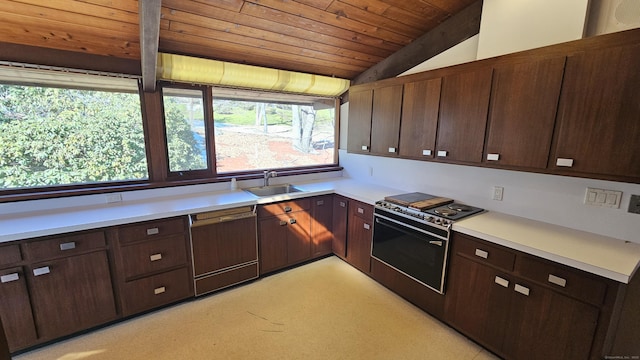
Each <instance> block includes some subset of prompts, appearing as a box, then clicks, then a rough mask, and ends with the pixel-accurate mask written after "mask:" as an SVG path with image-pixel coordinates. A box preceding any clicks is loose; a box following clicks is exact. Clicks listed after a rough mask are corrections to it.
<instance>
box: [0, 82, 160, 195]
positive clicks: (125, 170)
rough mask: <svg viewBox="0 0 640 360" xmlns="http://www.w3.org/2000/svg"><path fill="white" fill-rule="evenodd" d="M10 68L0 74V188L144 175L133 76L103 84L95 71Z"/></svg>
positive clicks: (142, 145)
mask: <svg viewBox="0 0 640 360" xmlns="http://www.w3.org/2000/svg"><path fill="white" fill-rule="evenodd" d="M12 71H13V72H15V70H11V71H9V72H5V73H3V72H0V79H1V80H4V81H3V82H5V83H4V84H3V83H0V154H1V155H0V190H4V189H16V188H32V187H49V186H60V185H72V184H86V183H101V182H114V181H131V180H142V179H147V178H148V170H147V159H146V151H145V139H144V132H143V125H142V114H141V108H140V96H139V94H138V85H137V81H136V80H134V79H115V80H113V79H110V80H105V81H106V82H113V83H114V84H115V83H117V84H118V85H117V86H115V87H114V86H110V87H109V89H105V90H103V89H99V86H98V85H99V84H101V83H102V82H105V81H103V80H102V79H100V78H101V77H100V76H91V75H78V76H77V77H76V76H74V74H69V73H65V74H64V75H57V74H56V73H55V72H44V71H42V70H38V71H34V72H32V73H30V72H29V71H26V70H22V72H21V74H20V76H17V77H13V78H12V77H11V72H12ZM30 76H31V78H30ZM56 77H60V78H64V80H60V81H56V79H55V78H56ZM102 78H104V77H102ZM15 79H18V80H24V79H26V80H27V82H28V84H21V83H20V81H17V80H15ZM38 79H45V80H47V79H48V80H49V81H48V82H49V83H56V84H57V85H56V86H58V87H52V86H49V85H31V84H33V83H34V82H39V81H38ZM39 83H40V84H42V83H47V82H46V81H45V82H39ZM83 84H85V85H86V84H90V86H92V87H94V88H96V89H87V88H86V86H85V85H83ZM59 86H64V88H63V87H59Z"/></svg>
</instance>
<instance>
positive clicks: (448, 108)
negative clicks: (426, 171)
mask: <svg viewBox="0 0 640 360" xmlns="http://www.w3.org/2000/svg"><path fill="white" fill-rule="evenodd" d="M491 73H492V69H491V68H490V67H485V68H480V69H478V70H474V71H468V72H463V73H458V74H454V75H448V76H445V77H444V78H443V79H442V93H441V97H440V122H439V126H438V138H437V145H436V156H437V157H438V158H440V159H443V160H451V161H461V162H473V163H479V162H481V161H482V150H483V147H484V135H485V130H486V126H487V112H488V109H489V95H490V93H491Z"/></svg>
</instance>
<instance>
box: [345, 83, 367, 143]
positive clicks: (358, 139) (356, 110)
mask: <svg viewBox="0 0 640 360" xmlns="http://www.w3.org/2000/svg"><path fill="white" fill-rule="evenodd" d="M354 90H355V89H353V90H351V91H349V125H348V131H349V134H348V136H349V142H348V143H347V150H348V151H349V152H353V153H365V154H368V153H369V152H370V151H371V112H372V111H373V90H371V89H369V90H362V91H354Z"/></svg>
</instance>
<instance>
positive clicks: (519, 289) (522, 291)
mask: <svg viewBox="0 0 640 360" xmlns="http://www.w3.org/2000/svg"><path fill="white" fill-rule="evenodd" d="M513 290H515V291H516V292H519V293H520V294H522V295H524V296H529V288H527V287H524V286H522V285H520V284H516V286H515V287H514V288H513Z"/></svg>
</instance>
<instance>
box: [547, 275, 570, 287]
mask: <svg viewBox="0 0 640 360" xmlns="http://www.w3.org/2000/svg"><path fill="white" fill-rule="evenodd" d="M548 280H549V282H550V283H552V284H555V285H558V286H561V287H565V286H567V279H563V278H561V277H559V276H555V275H552V274H549V279H548Z"/></svg>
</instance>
